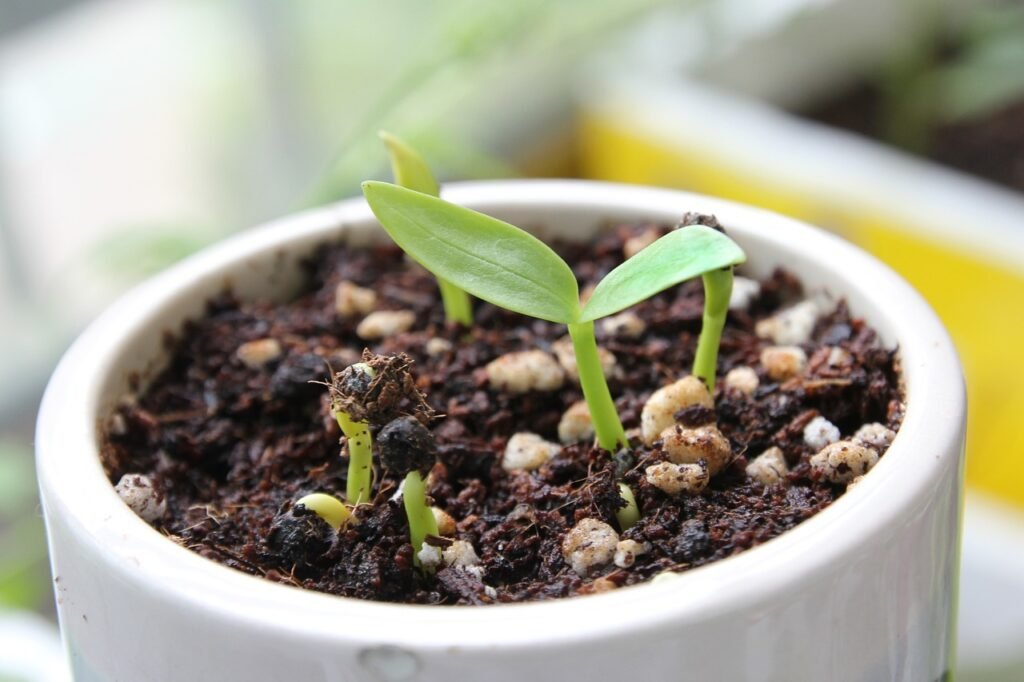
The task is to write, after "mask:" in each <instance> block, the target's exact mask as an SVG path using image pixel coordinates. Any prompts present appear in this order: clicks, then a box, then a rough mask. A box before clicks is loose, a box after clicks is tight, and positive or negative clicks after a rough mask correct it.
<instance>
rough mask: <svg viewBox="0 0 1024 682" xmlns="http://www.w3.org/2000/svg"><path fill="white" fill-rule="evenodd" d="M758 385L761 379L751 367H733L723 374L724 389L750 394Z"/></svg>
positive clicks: (752, 393)
mask: <svg viewBox="0 0 1024 682" xmlns="http://www.w3.org/2000/svg"><path fill="white" fill-rule="evenodd" d="M760 385H761V380H760V379H758V378H757V372H756V371H755V370H754V368H753V367H746V366H742V367H734V368H733V369H730V370H729V372H728V373H727V374H726V375H725V390H726V391H730V392H735V393H739V394H740V395H745V396H752V395H754V391H756V390H757V387H758V386H760Z"/></svg>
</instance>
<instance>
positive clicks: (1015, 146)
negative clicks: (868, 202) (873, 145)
mask: <svg viewBox="0 0 1024 682" xmlns="http://www.w3.org/2000/svg"><path fill="white" fill-rule="evenodd" d="M806 116H807V117H808V118H811V119H814V120H816V121H820V122H822V123H827V124H828V125H831V126H834V127H837V128H843V129H845V130H849V131H852V132H855V133H859V134H861V135H865V136H867V137H871V138H874V139H877V140H882V141H885V133H884V112H883V106H882V97H881V96H880V93H879V90H878V88H877V87H875V86H872V85H869V84H861V85H858V86H856V87H854V88H851V89H850V90H848V91H846V92H844V93H843V94H841V95H838V96H836V97H834V98H831V99H829V100H828V101H825V102H822V103H820V104H819V105H818V106H816V107H813V108H811V109H810V110H809V111H807V112H806ZM922 144H923V147H922V148H921V149H920V150H911V151H914V152H919V153H922V154H923V155H925V156H927V157H928V158H930V159H933V160H935V161H938V162H939V163H941V164H944V165H947V166H950V167H952V168H956V169H958V170H961V171H964V172H965V173H970V174H972V175H977V176H978V177H981V178H985V179H987V180H991V181H992V182H996V183H999V184H1001V185H1005V186H1006V187H1009V188H1011V189H1015V190H1017V191H1020V192H1024V100H1021V101H1017V102H1013V103H1011V104H1008V105H1006V106H1004V107H1002V108H1000V109H998V110H996V111H992V112H989V113H987V114H985V115H982V116H978V117H975V118H971V119H966V120H963V121H960V122H957V123H946V124H941V125H936V126H935V127H934V128H932V130H931V131H929V132H928V134H927V135H926V136H925V138H924V139H923V140H922Z"/></svg>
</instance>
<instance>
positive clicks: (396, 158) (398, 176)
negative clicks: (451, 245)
mask: <svg viewBox="0 0 1024 682" xmlns="http://www.w3.org/2000/svg"><path fill="white" fill-rule="evenodd" d="M378 135H379V136H380V139H381V140H383V141H384V144H385V145H386V146H387V148H388V155H389V156H390V157H391V173H392V175H394V177H395V183H396V184H398V185H400V186H402V187H406V188H408V189H411V190H414V191H416V192H422V193H423V194H429V195H430V196H433V197H436V196H440V194H441V186H440V184H438V182H437V180H436V179H435V178H434V174H433V173H432V172H431V171H430V166H429V165H427V162H426V161H425V160H424V159H423V157H422V156H420V154H419V153H418V152H417V151H416V150H415V149H413V148H412V147H410V146H409V145H408V144H406V143H405V142H403V141H402V140H401V139H399V138H398V137H397V136H395V135H393V134H391V133H389V132H387V131H386V130H381V131H380V132H379V133H378ZM399 246H401V244H399ZM427 269H428V270H429V269H430V268H427ZM434 276H435V277H436V278H437V285H438V288H439V289H440V290H441V302H442V303H443V304H444V315H445V318H446V319H447V320H448V321H450V322H456V323H458V324H462V325H465V326H467V327H469V326H471V325H472V324H473V306H472V304H471V303H470V300H469V295H468V294H467V293H466V292H465V291H463V290H462V289H460V288H459V287H458V286H456V285H454V284H452V283H451V282H449V281H448V280H446V279H444V278H443V277H441V276H439V275H437V274H436V273H435V274H434Z"/></svg>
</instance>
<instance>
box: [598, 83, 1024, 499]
mask: <svg viewBox="0 0 1024 682" xmlns="http://www.w3.org/2000/svg"><path fill="white" fill-rule="evenodd" d="M580 116H581V118H580V122H579V123H580V126H579V136H580V139H579V141H580V172H581V174H582V175H584V176H585V177H590V178H595V179H603V180H615V181H620V182H633V183H643V184H651V185H659V186H666V187H680V188H686V189H692V190H695V191H699V192H704V193H707V194H712V195H717V196H721V197H727V198H730V199H735V200H737V201H743V202H747V203H751V204H755V205H758V206H763V207H765V208H769V209H772V210H775V211H779V212H781V213H785V214H788V215H791V216H794V217H796V218H800V219H802V220H806V221H808V222H810V223H813V224H816V225H820V226H822V227H826V228H828V229H831V230H834V231H836V232H838V233H840V234H842V235H843V236H844V237H846V238H848V239H850V240H851V241H853V242H855V243H858V244H860V245H861V246H863V247H864V248H865V249H867V250H868V251H871V252H872V253H874V254H875V255H876V256H878V257H879V258H881V259H882V260H884V261H885V262H887V263H888V264H890V265H891V266H892V267H893V268H894V269H895V270H897V271H898V272H899V273H900V274H902V275H903V276H904V277H906V278H907V279H908V280H909V281H910V282H911V283H912V284H913V285H914V286H915V287H917V288H918V290H919V291H921V293H922V294H923V295H924V296H925V297H926V298H927V299H928V300H929V301H930V302H931V304H932V305H933V306H934V307H935V309H936V310H937V312H938V313H939V315H940V316H941V318H942V319H943V320H944V322H945V323H946V325H947V326H948V328H949V330H950V333H951V334H952V336H953V338H954V340H955V342H956V344H957V347H958V349H959V351H960V354H961V357H962V360H963V364H964V371H965V373H966V378H967V386H968V401H969V406H970V409H969V413H970V416H969V422H968V459H967V480H968V484H969V485H970V486H972V487H973V488H975V489H978V490H983V491H985V492H988V493H992V494H995V495H996V496H998V497H1000V498H1002V499H1004V500H1007V501H1011V502H1013V503H1015V504H1017V505H1021V506H1024V483H1022V482H1021V477H1020V471H1021V469H1020V467H1021V462H1024V428H1022V421H1024V197H1022V196H1020V195H1017V194H1014V193H1011V192H1008V191H1005V190H1002V189H998V188H995V187H993V186H991V185H988V184H987V183H983V182H980V181H976V180H974V179H972V178H968V177H966V176H963V175H961V174H959V173H955V172H952V171H947V170H945V169H942V168H939V167H937V166H935V165H934V164H931V163H928V162H925V161H921V160H917V159H912V158H910V157H907V156H906V155H904V154H902V153H899V152H896V151H894V150H891V149H888V148H885V147H883V146H882V145H879V144H877V143H874V142H871V141H868V140H865V139H861V138H858V137H855V136H853V135H850V134H848V133H843V132H839V131H832V130H830V129H825V128H823V127H822V126H819V125H816V124H813V123H808V122H805V121H803V120H800V119H798V118H795V117H793V116H790V115H787V114H785V113H783V112H780V111H778V110H775V109H771V108H769V107H766V106H764V105H763V104H760V103H758V102H754V101H751V100H747V99H744V98H742V97H736V96H731V95H727V94H724V93H722V92H716V91H715V90H713V89H710V88H707V87H706V86H698V85H695V84H692V83H682V84H680V82H678V81H677V82H676V83H674V85H673V87H672V88H670V89H666V88H664V87H660V86H657V85H652V84H649V83H648V84H642V83H638V82H637V81H635V80H633V79H630V80H629V82H619V83H615V82H609V83H605V84H603V85H602V86H600V87H597V88H595V89H594V90H593V91H591V92H590V93H589V94H588V96H587V97H586V98H585V99H584V103H583V107H582V112H581V115H580ZM685 209H686V207H680V211H681V212H682V211H684V210H685Z"/></svg>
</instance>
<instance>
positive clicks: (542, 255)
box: [363, 182, 746, 452]
mask: <svg viewBox="0 0 1024 682" xmlns="http://www.w3.org/2000/svg"><path fill="white" fill-rule="evenodd" d="M363 193H364V194H365V196H366V199H367V201H368V202H369V204H370V208H371V209H372V210H373V212H374V214H375V215H376V216H377V219H378V220H379V221H380V222H381V224H382V225H383V226H384V229H385V230H387V232H388V234H390V235H391V238H392V239H393V240H394V241H395V243H396V244H398V246H399V247H401V248H402V249H403V250H404V251H405V252H406V253H407V254H409V255H410V256H411V257H412V258H413V259H414V260H416V261H417V262H419V263H420V264H421V265H423V266H424V267H425V268H426V269H427V270H430V271H431V272H433V273H434V274H435V275H436V276H439V277H443V278H444V279H446V280H448V281H450V282H453V283H454V284H456V285H457V286H459V287H460V288H462V289H463V290H465V291H467V292H469V293H470V294H472V295H474V296H476V297H477V298H480V299H483V300H485V301H488V302H490V303H492V304H494V305H497V306H500V307H502V308H506V309H508V310H511V311H513V312H517V313H522V314H524V315H529V316H531V317H536V318H539V319H542V320H548V321H550V322H556V323H561V324H565V325H566V326H567V327H568V330H569V335H570V337H571V339H572V343H573V349H574V350H575V352H576V364H577V367H578V368H579V377H580V386H581V388H582V389H583V397H584V398H585V400H586V401H587V406H588V408H589V410H590V415H591V419H592V420H593V423H594V430H595V433H596V436H597V441H598V444H599V445H600V446H601V447H602V448H603V449H605V450H607V451H609V452H614V451H615V450H617V449H618V447H619V446H620V445H621V446H625V445H628V443H627V439H626V434H625V431H624V429H623V428H622V422H621V421H620V420H619V416H618V413H617V412H616V410H615V403H614V402H613V401H612V397H611V392H610V391H609V389H608V383H607V381H606V380H605V377H604V373H603V372H602V370H601V363H600V360H599V357H598V352H597V341H596V339H595V336H594V321H595V320H597V319H600V318H602V317H605V316H607V315H613V314H615V313H617V312H620V311H622V310H624V309H626V308H628V307H630V306H632V305H635V304H636V303H639V302H641V301H643V300H645V299H647V298H649V297H651V296H653V295H655V294H657V293H659V292H661V291H663V290H665V289H667V288H668V287H671V286H674V285H676V284H679V283H680V282H683V281H685V280H688V279H691V278H693V277H696V276H698V275H705V274H707V275H709V276H708V277H705V280H704V284H705V287H706V288H707V290H706V292H705V294H706V298H707V300H708V301H709V302H711V303H712V304H713V305H711V306H709V308H713V309H714V311H715V314H713V315H707V314H706V316H705V320H710V321H711V322H712V323H713V325H717V329H708V330H705V332H704V333H702V334H701V337H700V339H699V341H698V348H697V358H698V361H697V363H695V368H694V370H695V373H698V372H699V373H698V376H701V377H702V378H703V379H704V381H705V382H706V383H708V384H709V385H713V383H714V375H715V363H716V360H717V355H718V344H719V340H720V337H721V325H720V322H724V313H721V312H720V311H721V308H722V302H723V301H724V305H725V306H726V307H727V306H728V299H729V290H730V289H731V282H732V266H734V265H737V264H739V263H742V262H743V261H744V260H745V259H746V256H745V255H744V253H743V251H742V250H741V249H740V247H739V246H738V245H736V243H735V242H733V241H732V240H731V239H729V238H728V237H726V236H725V235H724V234H723V233H721V232H719V231H717V230H715V229H713V228H710V227H707V226H704V225H692V226H688V227H685V228H680V229H677V230H673V231H672V232H669V233H668V234H666V235H664V236H663V237H661V238H660V239H658V240H657V241H656V242H654V243H653V244H651V245H650V246H648V247H647V248H645V249H643V250H642V251H640V252H639V253H637V254H636V255H635V256H633V257H632V258H630V259H628V260H627V261H626V262H624V263H622V264H621V265H619V266H618V267H617V268H615V269H614V270H612V271H611V272H610V273H608V275H607V276H605V278H604V279H603V280H601V282H599V283H598V285H597V287H596V288H595V289H594V292H593V294H591V296H590V298H589V299H588V300H587V302H586V303H585V304H584V303H581V302H580V297H579V286H578V284H577V282H576V277H575V276H574V275H573V272H572V270H571V269H570V268H569V266H568V264H566V262H565V261H564V260H562V258H561V257H559V256H558V254H556V253H555V252H554V251H552V250H551V248H550V247H548V246H547V245H546V244H544V243H543V242H542V241H540V240H539V239H537V238H536V237H534V236H533V235H531V234H529V233H528V232H525V231H523V230H521V229H520V228H518V227H515V226H513V225H510V224H508V223H505V222H502V221H500V220H497V219H496V218H492V217H490V216H487V215H484V214H482V213H478V212H476V211H473V210H470V209H468V208H464V207H462V206H457V205H455V204H451V203H449V202H447V201H444V200H442V199H439V198H437V197H433V196H430V195H427V194H424V193H421V192H416V191H413V190H410V189H406V188H404V187H399V186H397V185H392V184H389V183H384V182H365V183H363ZM702 346H703V347H702Z"/></svg>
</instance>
